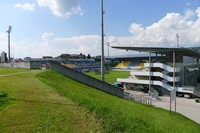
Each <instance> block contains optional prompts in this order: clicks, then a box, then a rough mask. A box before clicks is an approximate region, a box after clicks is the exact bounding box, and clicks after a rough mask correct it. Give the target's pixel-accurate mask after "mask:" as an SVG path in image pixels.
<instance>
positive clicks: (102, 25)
mask: <svg viewBox="0 0 200 133" xmlns="http://www.w3.org/2000/svg"><path fill="white" fill-rule="evenodd" d="M103 15H104V11H103V0H101V80H102V81H104V23H103Z"/></svg>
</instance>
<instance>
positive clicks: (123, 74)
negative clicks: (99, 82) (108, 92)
mask: <svg viewBox="0 0 200 133" xmlns="http://www.w3.org/2000/svg"><path fill="white" fill-rule="evenodd" d="M86 74H87V75H89V76H91V77H94V78H97V79H101V74H95V73H94V72H89V73H86ZM128 76H130V71H112V70H110V73H109V74H105V81H106V82H108V83H113V82H115V81H116V80H117V78H127V77H128Z"/></svg>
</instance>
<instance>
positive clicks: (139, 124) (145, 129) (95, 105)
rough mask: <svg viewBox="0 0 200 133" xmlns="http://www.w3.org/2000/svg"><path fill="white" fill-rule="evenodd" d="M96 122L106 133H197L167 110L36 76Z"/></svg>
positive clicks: (48, 75)
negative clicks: (82, 109) (84, 110)
mask: <svg viewBox="0 0 200 133" xmlns="http://www.w3.org/2000/svg"><path fill="white" fill-rule="evenodd" d="M37 77H38V78H39V79H40V80H41V81H42V82H44V83H45V84H47V85H48V86H51V87H52V88H53V89H54V90H55V91H57V92H58V93H59V94H60V95H63V96H65V97H67V98H70V99H72V101H73V102H76V103H78V104H79V105H80V106H81V107H84V108H85V109H87V110H89V111H90V112H91V114H94V115H95V117H96V118H97V119H98V120H99V121H98V122H99V123H100V124H101V125H102V126H103V129H104V130H105V132H136V133H151V132H152V133H159V132H160V133H169V132H171V133H184V132H185V133H199V131H200V125H199V124H197V123H195V122H193V121H192V120H189V119H188V118H186V117H184V116H182V115H180V114H178V113H174V112H172V113H170V112H169V111H166V110H163V109H159V108H155V107H152V106H147V105H142V104H139V103H135V102H133V101H127V100H123V99H120V98H118V97H115V96H112V95H109V94H107V93H104V92H101V91H98V90H96V89H94V88H91V87H89V86H86V85H84V84H81V83H79V82H76V81H73V80H71V79H69V78H66V77H64V76H62V75H60V74H58V73H56V72H53V71H51V70H47V71H45V72H42V73H39V74H38V76H37Z"/></svg>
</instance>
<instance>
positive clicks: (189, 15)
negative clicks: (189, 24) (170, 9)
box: [184, 9, 195, 19]
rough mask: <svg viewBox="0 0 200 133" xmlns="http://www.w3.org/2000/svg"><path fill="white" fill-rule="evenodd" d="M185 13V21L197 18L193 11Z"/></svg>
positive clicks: (188, 10) (186, 10)
mask: <svg viewBox="0 0 200 133" xmlns="http://www.w3.org/2000/svg"><path fill="white" fill-rule="evenodd" d="M184 13H185V16H184V18H185V19H193V18H194V16H195V12H194V11H193V10H191V9H185V11H184Z"/></svg>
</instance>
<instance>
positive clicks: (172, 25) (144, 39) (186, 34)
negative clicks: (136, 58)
mask: <svg viewBox="0 0 200 133" xmlns="http://www.w3.org/2000/svg"><path fill="white" fill-rule="evenodd" d="M193 17H197V19H196V20H194V18H193ZM199 28H200V7H199V8H198V9H197V10H196V13H195V12H193V11H192V10H187V11H186V12H185V14H184V15H181V14H179V13H168V14H166V16H165V17H163V18H162V19H161V20H160V21H158V22H156V23H154V24H152V25H150V26H148V27H142V26H141V25H140V24H135V23H133V24H132V25H131V26H130V28H129V31H130V33H132V36H131V37H130V40H131V41H130V42H129V43H126V44H125V45H128V46H151V47H157V46H160V47H174V46H176V34H177V33H178V34H179V35H180V36H181V37H180V46H181V47H192V46H198V45H199V43H200V36H199V35H200V31H199ZM123 44H124V43H123Z"/></svg>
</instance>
